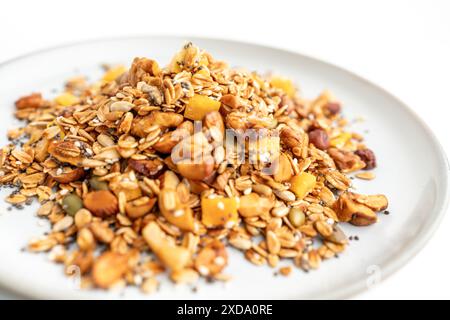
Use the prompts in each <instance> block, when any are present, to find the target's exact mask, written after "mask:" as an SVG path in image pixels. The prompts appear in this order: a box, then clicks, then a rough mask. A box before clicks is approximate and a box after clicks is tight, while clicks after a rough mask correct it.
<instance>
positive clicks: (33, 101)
mask: <svg viewBox="0 0 450 320" xmlns="http://www.w3.org/2000/svg"><path fill="white" fill-rule="evenodd" d="M43 104H44V99H42V95H41V94H40V93H32V94H30V95H29V96H25V97H22V98H20V99H19V100H17V101H16V108H17V109H27V108H39V107H41V106H42V105H43Z"/></svg>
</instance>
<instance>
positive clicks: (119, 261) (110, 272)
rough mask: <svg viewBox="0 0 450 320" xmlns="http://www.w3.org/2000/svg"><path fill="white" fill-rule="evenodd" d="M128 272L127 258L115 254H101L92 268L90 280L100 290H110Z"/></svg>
mask: <svg viewBox="0 0 450 320" xmlns="http://www.w3.org/2000/svg"><path fill="white" fill-rule="evenodd" d="M127 270H128V257H127V256H126V255H122V254H119V253H116V252H111V251H109V252H106V253H104V254H102V255H101V256H100V257H99V258H98V259H97V260H96V261H95V263H94V265H93V267H92V278H93V280H94V283H95V284H96V285H97V286H99V287H100V288H104V289H107V288H110V287H111V286H112V285H114V284H115V283H116V282H117V281H119V280H120V279H121V278H122V277H123V276H124V275H125V273H126V272H127Z"/></svg>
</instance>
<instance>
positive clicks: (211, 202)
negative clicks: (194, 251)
mask: <svg viewBox="0 0 450 320" xmlns="http://www.w3.org/2000/svg"><path fill="white" fill-rule="evenodd" d="M237 208H238V204H237V201H236V198H214V199H209V198H203V199H202V222H203V224H204V225H205V226H206V227H207V228H217V227H228V226H232V225H234V224H236V223H237V220H238V212H237Z"/></svg>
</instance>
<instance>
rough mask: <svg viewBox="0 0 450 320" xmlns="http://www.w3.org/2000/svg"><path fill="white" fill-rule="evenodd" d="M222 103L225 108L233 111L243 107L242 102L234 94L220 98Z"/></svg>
mask: <svg viewBox="0 0 450 320" xmlns="http://www.w3.org/2000/svg"><path fill="white" fill-rule="evenodd" d="M220 102H222V103H223V104H224V105H225V106H227V107H230V108H231V109H238V108H240V107H242V106H243V103H242V100H241V99H240V98H239V97H237V96H235V95H232V94H226V95H224V96H222V98H220Z"/></svg>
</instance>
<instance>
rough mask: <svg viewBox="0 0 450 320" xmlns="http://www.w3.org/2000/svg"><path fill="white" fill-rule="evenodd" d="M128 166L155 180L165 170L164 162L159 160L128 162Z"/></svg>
mask: <svg viewBox="0 0 450 320" xmlns="http://www.w3.org/2000/svg"><path fill="white" fill-rule="evenodd" d="M128 165H129V166H130V167H131V168H133V169H134V170H135V171H136V172H139V173H141V174H143V175H144V176H146V177H148V178H155V177H156V176H157V175H158V173H160V172H161V170H162V169H163V168H164V162H162V161H161V160H159V159H153V160H135V159H130V160H128Z"/></svg>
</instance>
